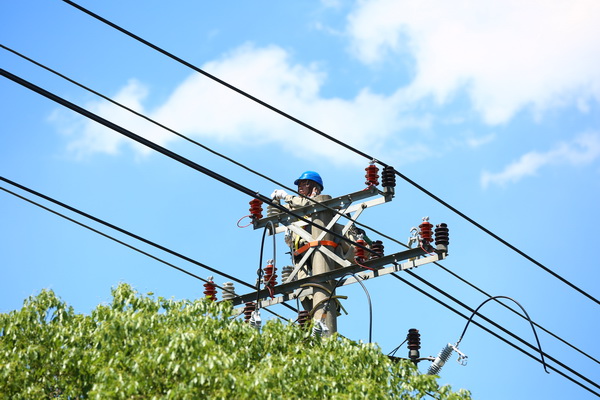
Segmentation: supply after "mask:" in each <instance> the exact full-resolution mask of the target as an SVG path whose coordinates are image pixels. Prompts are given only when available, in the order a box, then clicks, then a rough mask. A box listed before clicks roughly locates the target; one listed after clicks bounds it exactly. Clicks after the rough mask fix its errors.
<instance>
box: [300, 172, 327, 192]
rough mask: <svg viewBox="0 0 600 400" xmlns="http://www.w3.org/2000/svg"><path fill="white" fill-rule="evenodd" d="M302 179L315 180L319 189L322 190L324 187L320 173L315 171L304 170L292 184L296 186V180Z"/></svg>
mask: <svg viewBox="0 0 600 400" xmlns="http://www.w3.org/2000/svg"><path fill="white" fill-rule="evenodd" d="M303 180H309V181H313V182H316V183H317V184H318V185H319V186H320V187H321V190H323V188H324V187H323V179H321V175H319V174H318V173H316V172H315V171H305V172H304V173H303V174H302V175H300V178H298V179H296V180H295V181H294V185H296V186H298V182H299V181H303Z"/></svg>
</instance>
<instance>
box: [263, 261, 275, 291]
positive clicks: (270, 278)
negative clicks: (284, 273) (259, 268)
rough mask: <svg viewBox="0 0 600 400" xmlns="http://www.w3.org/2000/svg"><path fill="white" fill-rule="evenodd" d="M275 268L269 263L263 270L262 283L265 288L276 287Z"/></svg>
mask: <svg viewBox="0 0 600 400" xmlns="http://www.w3.org/2000/svg"><path fill="white" fill-rule="evenodd" d="M275 271H277V268H275V266H274V265H273V264H271V263H269V264H267V266H266V267H265V268H264V269H263V281H264V282H265V285H267V286H271V287H273V286H275V285H277V274H275Z"/></svg>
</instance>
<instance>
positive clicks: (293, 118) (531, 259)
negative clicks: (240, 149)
mask: <svg viewBox="0 0 600 400" xmlns="http://www.w3.org/2000/svg"><path fill="white" fill-rule="evenodd" d="M62 1H63V2H65V3H67V4H69V5H70V6H72V7H75V8H77V9H78V10H80V11H82V12H84V13H86V14H88V15H89V16H91V17H93V18H95V19H97V20H99V21H101V22H103V23H104V24H106V25H109V26H110V27H112V28H114V29H116V30H118V31H120V32H122V33H124V34H125V35H127V36H129V37H131V38H133V39H135V40H137V41H139V42H141V43H143V44H144V45H146V46H148V47H150V48H152V49H154V50H156V51H158V52H159V53H161V54H163V55H165V56H167V57H169V58H171V59H173V60H175V61H177V62H179V63H181V64H183V65H185V66H186V67H188V68H190V69H192V70H194V71H196V72H198V73H199V74H202V75H204V76H206V77H207V78H209V79H212V80H213V81H215V82H217V83H219V84H221V85H223V86H225V87H227V88H228V89H231V90H233V91H234V92H236V93H238V94H240V95H242V96H244V97H246V98H248V99H250V100H252V101H254V102H256V103H258V104H260V105H262V106H263V107H265V108H267V109H269V110H271V111H273V112H275V113H277V114H279V115H281V116H283V117H285V118H287V119H289V120H291V121H293V122H295V123H297V124H299V125H300V126H302V127H304V128H306V129H308V130H310V131H313V132H315V133H317V134H318V135H320V136H322V137H324V138H326V139H328V140H330V141H332V142H334V143H336V144H337V145H339V146H342V147H344V148H346V149H347V150H350V151H352V152H353V153H356V154H358V155H360V156H362V157H364V158H366V159H368V160H374V161H375V162H377V163H378V164H379V165H381V166H384V167H386V166H388V164H386V163H384V162H382V161H379V160H377V159H376V158H375V157H372V156H370V155H369V154H367V153H365V152H363V151H361V150H359V149H357V148H355V147H353V146H350V145H349V144H347V143H345V142H343V141H341V140H339V139H336V138H334V137H333V136H330V135H328V134H326V133H325V132H323V131H321V130H319V129H317V128H315V127H313V126H312V125H309V124H308V123H306V122H304V121H302V120H300V119H298V118H296V117H294V116H292V115H290V114H288V113H286V112H284V111H282V110H280V109H278V108H276V107H274V106H272V105H270V104H269V103H267V102H265V101H263V100H260V99H259V98H257V97H255V96H253V95H251V94H249V93H247V92H245V91H243V90H241V89H239V88H238V87H236V86H234V85H232V84H230V83H228V82H226V81H224V80H222V79H220V78H218V77H216V76H214V75H212V74H210V73H208V72H206V71H204V70H202V69H201V68H198V67H196V66H195V65H193V64H191V63H189V62H187V61H185V60H183V59H182V58H180V57H177V56H176V55H174V54H173V53H170V52H168V51H166V50H165V49H163V48H161V47H159V46H157V45H155V44H153V43H151V42H149V41H147V40H145V39H143V38H141V37H140V36H138V35H136V34H134V33H132V32H130V31H128V30H126V29H125V28H123V27H121V26H119V25H117V24H115V23H113V22H111V21H109V20H107V19H106V18H103V17H101V16H100V15H98V14H95V13H94V12H92V11H90V10H88V9H86V8H84V7H82V6H80V5H79V4H77V3H75V2H72V1H70V0H62ZM395 174H396V175H398V176H399V177H400V178H402V179H403V180H404V181H406V182H408V183H409V184H411V185H412V186H414V187H415V188H417V189H419V190H420V191H421V192H423V193H425V194H426V195H428V196H429V197H431V198H432V199H434V200H435V201H437V202H438V203H440V204H442V205H443V206H445V207H446V208H448V209H449V210H451V211H452V212H454V213H455V214H457V215H459V216H460V217H462V218H463V219H465V220H466V221H468V222H470V223H471V224H473V225H474V226H476V227H477V228H479V229H480V230H482V231H483V232H485V233H487V234H488V235H490V236H492V237H493V238H494V239H496V240H498V241H499V242H500V243H502V244H504V245H505V246H507V247H508V248H510V249H511V250H513V251H515V252H516V253H518V254H519V255H521V256H523V257H524V258H526V259H527V260H529V261H530V262H532V263H533V264H535V265H537V266H538V267H540V268H541V269H543V270H544V271H546V272H547V273H549V274H550V275H552V276H554V277H555V278H557V279H559V280H560V281H562V282H563V283H565V284H566V285H568V286H570V287H571V288H573V289H575V290H576V291H578V292H579V293H581V294H583V295H584V296H586V297H587V298H589V299H590V300H592V301H594V302H595V303H596V304H598V305H600V300H598V299H596V298H595V297H593V296H592V295H590V294H589V293H587V292H586V291H584V290H583V289H581V288H579V287H577V286H576V285H575V284H573V283H571V282H570V281H568V280H567V279H565V278H563V277H562V276H560V275H559V274H557V273H556V272H554V271H552V270H551V269H549V268H548V267H546V266H545V265H543V264H542V263H540V262H539V261H537V260H535V259H534V258H533V257H531V256H529V255H528V254H526V253H525V252H523V251H521V250H520V249H518V248H517V247H516V246H514V245H512V244H510V243H509V242H507V241H506V240H504V239H502V238H501V237H500V236H498V235H496V234H495V233H493V232H492V231H490V230H489V229H487V228H486V227H484V226H483V225H481V224H479V223H478V222H477V221H475V220H473V219H472V218H470V217H468V216H467V215H466V214H464V213H463V212H461V211H459V210H458V209H456V208H455V207H453V206H451V205H450V204H449V203H447V202H446V201H444V200H442V199H441V198H440V197H438V196H436V195H434V194H433V193H432V192H430V191H429V190H427V189H425V188H424V187H423V186H421V185H419V184H418V183H416V182H415V181H413V180H412V179H410V178H408V177H407V176H406V175H404V174H402V173H400V172H399V171H395Z"/></svg>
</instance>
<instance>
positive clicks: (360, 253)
mask: <svg viewBox="0 0 600 400" xmlns="http://www.w3.org/2000/svg"><path fill="white" fill-rule="evenodd" d="M356 243H358V244H359V245H361V246H363V247H365V246H366V245H367V242H365V241H364V240H363V239H358V240H357V241H356ZM354 257H355V258H356V259H358V260H359V261H362V260H364V259H365V249H363V248H362V247H358V246H354Z"/></svg>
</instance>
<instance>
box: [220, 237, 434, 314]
mask: <svg viewBox="0 0 600 400" xmlns="http://www.w3.org/2000/svg"><path fill="white" fill-rule="evenodd" d="M426 254H427V255H430V257H426V258H424V259H423V260H422V261H419V260H418V259H416V258H417V257H421V256H423V255H426ZM444 257H445V254H444V253H441V254H440V253H432V254H430V253H427V252H426V251H425V250H423V249H422V248H420V247H417V248H414V249H408V250H405V251H401V252H399V253H394V254H390V255H387V256H383V257H380V258H374V259H372V260H368V261H365V262H364V263H362V265H364V266H366V267H369V268H372V269H374V271H365V268H364V267H363V266H360V265H357V264H351V265H349V266H347V267H343V268H338V269H334V270H331V271H328V272H325V273H323V274H319V275H313V276H309V277H306V278H302V279H298V280H296V281H293V282H288V283H283V284H281V285H277V286H275V287H274V288H273V293H274V294H279V295H281V294H286V293H287V294H288V297H289V296H291V295H290V293H293V292H294V291H295V290H297V289H302V285H303V284H305V283H322V282H325V281H329V280H334V279H339V278H341V277H342V276H344V275H346V274H350V273H358V272H363V273H366V274H367V276H369V278H365V279H370V278H373V277H378V276H380V275H384V274H389V273H391V272H395V271H396V270H393V269H394V268H397V267H396V264H400V263H401V261H404V260H409V261H408V262H407V263H405V264H401V265H400V268H401V269H408V268H413V267H416V266H419V265H422V264H423V263H427V262H433V261H438V260H441V259H443V258H444ZM413 258H414V260H412V259H413ZM425 260H427V261H425ZM388 264H394V266H393V267H390V268H392V269H387V268H383V267H384V266H386V265H388ZM401 269H398V271H399V270H401ZM348 279H350V278H348ZM309 290H310V289H308V288H305V289H304V291H303V293H302V295H304V293H305V292H306V293H308V291H309ZM269 296H270V294H269V291H268V290H266V289H263V290H260V291H259V293H258V294H257V293H256V291H254V292H250V293H248V294H245V295H241V296H237V297H234V298H233V299H231V300H229V301H231V302H232V303H233V305H234V306H236V305H240V304H243V303H246V302H249V301H256V299H257V297H258V298H259V299H266V298H268V297H269ZM298 296H299V295H297V297H298ZM289 299H291V297H289ZM282 301H285V300H282Z"/></svg>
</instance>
